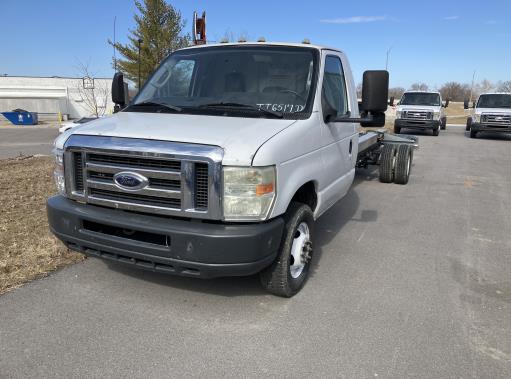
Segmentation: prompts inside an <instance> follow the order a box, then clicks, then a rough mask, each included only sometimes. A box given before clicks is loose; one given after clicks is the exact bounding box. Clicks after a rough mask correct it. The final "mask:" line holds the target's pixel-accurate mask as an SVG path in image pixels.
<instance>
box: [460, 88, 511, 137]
mask: <svg viewBox="0 0 511 379" xmlns="http://www.w3.org/2000/svg"><path fill="white" fill-rule="evenodd" d="M468 103H469V102H468V100H465V102H464V108H465V109H468V108H469V104H468ZM472 107H473V108H474V113H473V114H472V115H471V116H469V117H468V118H467V127H466V130H467V131H468V132H470V138H477V135H478V134H479V133H480V132H492V133H511V93H484V94H482V95H481V96H479V99H478V100H477V103H476V104H473V105H472Z"/></svg>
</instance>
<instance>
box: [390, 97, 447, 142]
mask: <svg viewBox="0 0 511 379" xmlns="http://www.w3.org/2000/svg"><path fill="white" fill-rule="evenodd" d="M448 106H449V100H446V102H445V103H443V102H442V95H441V94H440V93H439V92H424V91H407V92H405V93H404V94H403V96H402V97H401V100H399V103H398V106H397V109H396V120H395V121H394V133H396V134H399V133H401V130H402V129H405V128H406V129H419V130H432V131H433V135H434V136H438V134H439V132H440V129H445V127H446V125H447V118H446V117H445V114H444V109H443V108H447V107H448Z"/></svg>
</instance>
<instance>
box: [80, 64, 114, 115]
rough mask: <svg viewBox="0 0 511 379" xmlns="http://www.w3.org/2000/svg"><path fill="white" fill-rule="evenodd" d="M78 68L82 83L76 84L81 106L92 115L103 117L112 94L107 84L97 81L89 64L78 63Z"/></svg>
mask: <svg viewBox="0 0 511 379" xmlns="http://www.w3.org/2000/svg"><path fill="white" fill-rule="evenodd" d="M77 68H78V75H79V77H81V78H82V81H81V82H77V83H76V90H77V91H78V95H79V97H80V99H81V102H80V106H81V107H82V108H84V109H85V110H86V111H87V112H88V113H89V114H91V115H94V116H96V117H100V116H103V115H104V114H105V112H106V106H107V102H108V96H109V94H110V90H109V88H108V85H107V83H106V82H104V81H98V80H95V75H94V73H92V72H91V70H90V68H89V64H88V63H87V64H85V63H83V62H78V66H77Z"/></svg>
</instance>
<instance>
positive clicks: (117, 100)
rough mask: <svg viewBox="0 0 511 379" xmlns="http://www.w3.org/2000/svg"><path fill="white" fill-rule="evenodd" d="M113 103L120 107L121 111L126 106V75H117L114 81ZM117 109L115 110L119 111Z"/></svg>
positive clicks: (118, 73)
mask: <svg viewBox="0 0 511 379" xmlns="http://www.w3.org/2000/svg"><path fill="white" fill-rule="evenodd" d="M112 101H113V102H114V104H116V105H118V106H119V107H118V108H120V109H122V108H124V107H125V106H126V98H125V93H124V75H123V74H122V73H120V72H117V73H115V75H114V78H113V80H112ZM118 108H117V107H116V108H115V109H118Z"/></svg>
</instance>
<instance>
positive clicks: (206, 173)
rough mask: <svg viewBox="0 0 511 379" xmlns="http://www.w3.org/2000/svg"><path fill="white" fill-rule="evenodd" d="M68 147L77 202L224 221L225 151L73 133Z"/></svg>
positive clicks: (67, 159)
mask: <svg viewBox="0 0 511 379" xmlns="http://www.w3.org/2000/svg"><path fill="white" fill-rule="evenodd" d="M64 148H65V152H64V160H65V164H66V167H70V168H71V169H70V170H69V176H68V177H67V178H66V180H67V183H68V184H69V186H68V188H69V189H70V190H69V192H68V196H69V197H70V198H71V199H74V200H77V201H80V202H82V203H89V204H94V205H99V206H104V207H110V208H115V209H123V210H126V211H133V212H137V213H147V214H157V215H165V216H177V217H186V218H194V217H197V218H201V219H208V220H219V219H221V218H222V207H221V204H222V203H221V196H220V194H219V189H220V188H221V187H220V184H221V180H222V177H221V173H222V170H221V167H222V157H223V151H222V149H220V148H219V147H215V146H206V145H196V144H186V143H176V142H167V141H153V140H143V139H133V138H118V137H100V136H82V135H72V136H70V137H69V139H68V140H67V141H66V144H65V146H64Z"/></svg>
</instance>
